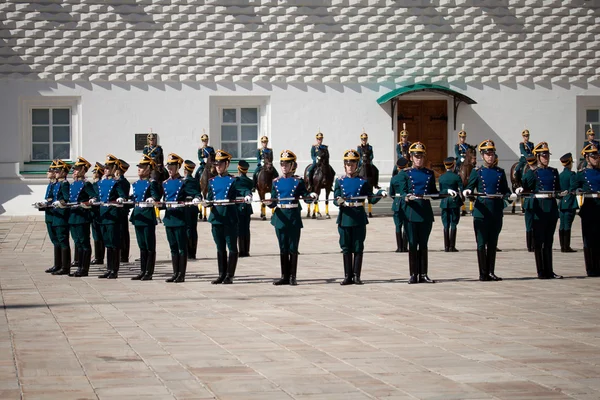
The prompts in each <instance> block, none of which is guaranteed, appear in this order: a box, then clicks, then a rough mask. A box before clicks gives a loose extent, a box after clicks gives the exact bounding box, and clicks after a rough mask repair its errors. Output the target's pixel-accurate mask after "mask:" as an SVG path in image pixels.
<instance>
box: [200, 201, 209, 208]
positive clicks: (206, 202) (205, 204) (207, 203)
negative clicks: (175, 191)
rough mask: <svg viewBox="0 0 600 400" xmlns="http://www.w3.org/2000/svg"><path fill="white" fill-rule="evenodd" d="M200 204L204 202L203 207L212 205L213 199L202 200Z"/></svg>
mask: <svg viewBox="0 0 600 400" xmlns="http://www.w3.org/2000/svg"><path fill="white" fill-rule="evenodd" d="M200 204H202V207H212V201H208V200H202V201H201V202H200Z"/></svg>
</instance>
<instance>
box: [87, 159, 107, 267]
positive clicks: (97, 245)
mask: <svg viewBox="0 0 600 400" xmlns="http://www.w3.org/2000/svg"><path fill="white" fill-rule="evenodd" d="M91 172H92V176H93V178H92V187H93V188H94V192H96V195H95V196H94V197H95V198H97V197H98V182H100V180H101V179H102V176H103V175H104V165H102V164H101V163H99V162H96V164H95V165H94V168H92V171H91ZM90 215H91V217H92V239H94V259H93V260H92V261H91V263H90V264H92V265H102V264H104V250H105V249H104V240H103V239H102V230H101V228H100V210H99V209H98V207H92V208H91V210H90Z"/></svg>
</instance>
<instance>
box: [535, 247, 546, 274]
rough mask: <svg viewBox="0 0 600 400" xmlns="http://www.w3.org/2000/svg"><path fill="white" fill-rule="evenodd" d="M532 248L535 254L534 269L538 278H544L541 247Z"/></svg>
mask: <svg viewBox="0 0 600 400" xmlns="http://www.w3.org/2000/svg"><path fill="white" fill-rule="evenodd" d="M533 250H534V251H533V253H534V255H535V270H536V271H537V276H538V278H539V279H546V276H545V275H544V256H543V254H542V247H541V246H535V248H534V249H533Z"/></svg>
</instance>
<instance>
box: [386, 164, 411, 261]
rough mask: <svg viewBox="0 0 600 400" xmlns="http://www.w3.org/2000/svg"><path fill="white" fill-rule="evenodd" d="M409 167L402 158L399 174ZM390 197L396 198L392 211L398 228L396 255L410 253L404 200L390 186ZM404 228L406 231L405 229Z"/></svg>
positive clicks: (398, 168) (397, 167) (398, 166)
mask: <svg viewBox="0 0 600 400" xmlns="http://www.w3.org/2000/svg"><path fill="white" fill-rule="evenodd" d="M406 167H408V160H407V159H406V158H404V157H401V158H399V159H397V160H396V169H397V172H400V171H402V170H403V169H404V168H406ZM389 194H390V196H391V197H393V198H394V202H393V203H392V211H393V212H394V216H393V219H394V225H395V226H396V253H406V252H408V236H407V233H406V216H405V215H404V204H403V203H404V198H403V197H402V196H400V195H399V194H398V193H396V192H395V189H394V186H392V185H390V193H389ZM403 228H404V229H403Z"/></svg>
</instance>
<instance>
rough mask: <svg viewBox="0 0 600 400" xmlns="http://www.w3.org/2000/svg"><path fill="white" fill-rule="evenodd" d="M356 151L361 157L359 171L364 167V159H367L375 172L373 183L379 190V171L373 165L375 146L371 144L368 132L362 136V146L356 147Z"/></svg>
mask: <svg viewBox="0 0 600 400" xmlns="http://www.w3.org/2000/svg"><path fill="white" fill-rule="evenodd" d="M356 151H358V154H359V156H360V160H359V162H358V169H359V170H360V168H361V167H362V164H363V158H364V157H366V158H367V159H368V160H369V165H370V166H371V167H370V168H371V170H372V171H373V172H372V173H373V182H375V188H376V189H378V188H379V187H378V186H377V184H378V182H379V170H378V169H377V167H376V166H375V165H373V158H374V157H373V146H371V145H370V144H369V135H367V133H366V132H363V133H361V134H360V144H359V145H358V146H357V147H356Z"/></svg>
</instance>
